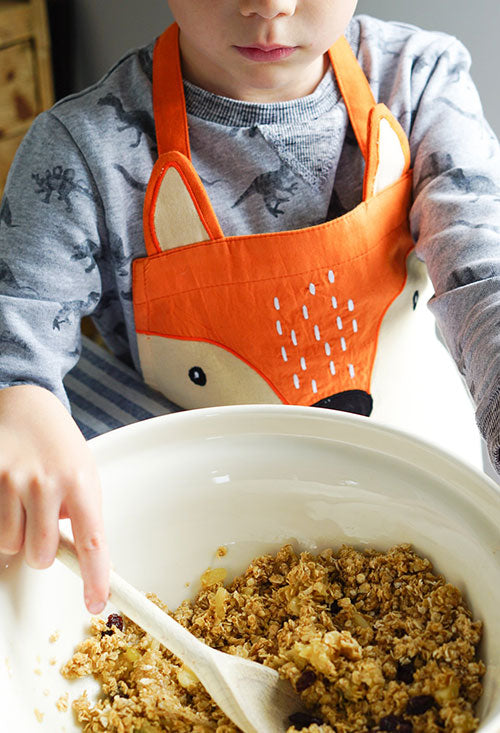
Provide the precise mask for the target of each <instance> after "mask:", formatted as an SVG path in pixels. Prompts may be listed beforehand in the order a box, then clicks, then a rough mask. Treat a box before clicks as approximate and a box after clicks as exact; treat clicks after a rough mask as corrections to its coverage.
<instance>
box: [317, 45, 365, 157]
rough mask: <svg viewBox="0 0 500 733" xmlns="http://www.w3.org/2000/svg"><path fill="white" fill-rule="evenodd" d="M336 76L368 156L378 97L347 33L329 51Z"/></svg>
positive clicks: (351, 119)
mask: <svg viewBox="0 0 500 733" xmlns="http://www.w3.org/2000/svg"><path fill="white" fill-rule="evenodd" d="M328 54H329V56H330V62H331V64H332V67H333V71H334V72H335V78H336V79H337V84H338V87H339V90H340V93H341V95H342V98H343V100H344V104H345V106H346V108H347V113H348V115H349V120H350V122H351V125H352V129H353V130H354V134H355V136H356V140H357V141H358V145H359V147H360V148H361V152H362V153H363V157H364V159H365V160H367V154H368V153H367V149H368V121H369V117H370V111H371V110H372V109H373V107H375V105H376V101H375V97H374V96H373V92H372V90H371V88H370V84H369V82H368V79H367V78H366V76H365V73H364V71H363V69H362V68H361V66H360V64H359V62H358V60H357V58H356V56H355V55H354V51H353V50H352V48H351V47H350V45H349V43H348V42H347V39H346V37H345V36H341V37H340V38H339V39H338V40H337V41H336V42H335V43H334V45H333V46H332V47H331V48H330V50H329V51H328Z"/></svg>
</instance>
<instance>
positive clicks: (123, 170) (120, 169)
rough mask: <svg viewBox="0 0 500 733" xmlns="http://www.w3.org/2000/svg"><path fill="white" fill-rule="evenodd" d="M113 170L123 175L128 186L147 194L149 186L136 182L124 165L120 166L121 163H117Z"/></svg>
mask: <svg viewBox="0 0 500 733" xmlns="http://www.w3.org/2000/svg"><path fill="white" fill-rule="evenodd" d="M113 168H115V170H117V171H118V172H119V173H121V175H122V176H123V177H124V179H125V180H126V182H127V183H128V185H129V186H131V187H132V188H133V189H135V190H136V191H141V192H143V193H145V192H146V189H147V187H148V184H147V183H142V182H141V181H138V180H136V179H135V178H134V177H133V176H131V175H130V173H129V172H128V170H127V169H126V168H125V167H124V166H123V165H120V164H119V163H115V164H114V165H113Z"/></svg>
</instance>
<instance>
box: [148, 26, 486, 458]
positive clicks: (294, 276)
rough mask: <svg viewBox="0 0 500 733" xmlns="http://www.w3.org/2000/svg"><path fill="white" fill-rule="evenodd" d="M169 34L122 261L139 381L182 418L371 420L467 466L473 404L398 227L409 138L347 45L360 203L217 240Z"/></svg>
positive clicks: (339, 70)
mask: <svg viewBox="0 0 500 733" xmlns="http://www.w3.org/2000/svg"><path fill="white" fill-rule="evenodd" d="M178 33H179V30H178V27H177V26H176V25H175V24H174V25H172V26H170V27H169V28H168V29H167V30H166V31H165V32H164V33H163V35H162V36H161V37H160V38H159V39H158V41H157V43H156V46H155V51H154V61H153V105H154V115H155V124H156V132H157V141H158V152H159V157H158V160H157V162H156V164H155V166H154V168H153V172H152V175H151V179H150V181H149V185H148V188H147V192H146V197H145V203H144V234H145V244H146V251H147V256H146V257H143V258H140V259H137V260H135V262H134V263H133V301H134V314H135V325H136V332H137V339H138V348H139V357H140V362H141V368H142V371H143V376H144V379H145V381H146V382H147V383H149V384H150V385H151V386H153V387H155V388H156V389H158V390H160V391H161V392H163V393H164V394H165V395H166V396H167V397H169V398H170V399H171V400H173V401H174V402H175V403H177V404H178V405H180V406H182V407H185V408H193V407H206V406H213V405H227V404H242V403H284V404H298V405H316V406H323V407H330V408H334V409H340V410H347V411H351V412H357V413H359V414H363V415H370V414H371V415H373V417H375V418H376V419H379V420H382V421H383V422H386V423H389V424H391V425H395V426H396V427H399V428H403V429H406V430H410V431H412V430H413V431H414V432H416V433H418V434H420V435H423V436H424V437H426V438H428V439H431V440H435V441H436V442H438V443H440V444H441V445H445V447H447V448H449V449H451V450H455V451H459V452H461V453H462V454H463V451H464V449H465V447H466V446H467V454H468V455H470V456H471V458H472V460H475V461H476V462H477V458H478V452H477V451H478V446H479V442H478V433H477V430H476V428H475V424H474V418H473V410H472V406H471V403H470V400H469V399H468V396H467V395H466V394H465V391H464V388H463V385H462V383H461V378H460V376H459V374H458V371H457V370H456V367H455V365H454V364H452V363H450V361H451V358H450V357H449V355H448V354H447V352H446V351H445V349H444V347H443V346H442V345H441V344H440V343H439V342H438V340H437V339H436V337H435V333H434V330H435V329H434V324H433V319H432V316H431V315H430V313H429V312H428V310H427V309H426V307H425V302H424V300H423V298H422V296H424V298H425V299H428V298H427V297H425V296H430V295H431V294H432V291H429V282H428V278H427V275H426V272H425V268H424V266H423V265H422V263H420V262H419V261H418V260H417V259H416V257H415V254H414V244H413V241H412V238H411V234H410V231H409V224H408V211H409V207H410V200H411V190H412V174H411V170H410V153H409V145H408V141H407V138H406V136H405V134H404V131H403V130H402V128H401V126H400V125H399V123H398V122H397V120H396V119H395V118H394V116H393V115H392V114H391V112H390V111H389V110H388V108H387V107H386V106H385V105H383V104H377V103H376V102H375V100H374V97H373V94H372V92H371V89H370V86H369V84H368V81H367V79H366V77H365V75H364V73H363V71H362V69H361V67H360V66H359V64H358V62H357V60H356V58H355V56H354V54H353V52H352V50H351V48H350V46H349V44H348V43H347V41H346V39H345V38H340V39H339V40H338V41H337V42H336V44H335V45H334V46H333V47H332V48H331V49H330V51H329V57H330V60H331V63H332V66H333V69H334V72H335V75H336V79H337V82H338V85H339V88H340V91H341V93H342V96H343V99H344V102H345V104H346V107H347V111H348V114H349V118H350V121H351V124H352V127H353V130H354V133H355V135H356V139H357V142H358V144H359V146H360V149H361V152H362V154H363V156H364V159H365V174H364V184H363V201H362V203H361V204H359V206H357V207H356V208H355V209H353V210H352V211H350V212H348V213H347V214H345V215H344V216H341V217H339V218H338V219H334V220H332V221H327V222H325V223H324V224H321V225H317V226H313V227H308V228H305V229H299V230H293V231H284V232H276V233H267V234H266V233H264V234H254V235H248V236H246V235H245V236H233V237H225V236H224V234H223V232H222V230H221V228H220V225H219V223H218V220H217V217H216V215H215V212H214V211H213V208H212V206H211V204H210V201H209V198H208V196H207V193H206V191H205V189H204V187H203V185H202V183H201V180H200V178H199V176H198V175H197V173H196V171H195V170H194V168H193V165H192V163H191V159H190V147H189V137H188V124H187V115H186V107H185V101H184V91H183V82H182V74H181V67H180V56H179V45H178ZM445 387H446V388H445ZM443 390H444V391H443ZM464 425H467V426H468V427H467V429H461V428H463V426H464ZM457 427H458V428H459V429H458V430H457ZM450 431H451V432H450ZM471 441H472V444H471ZM471 445H474V449H472V448H471Z"/></svg>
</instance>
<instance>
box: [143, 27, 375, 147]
mask: <svg viewBox="0 0 500 733" xmlns="http://www.w3.org/2000/svg"><path fill="white" fill-rule="evenodd" d="M328 53H329V56H330V61H331V64H332V66H333V70H334V72H335V77H336V79H337V84H338V86H339V89H340V93H341V95H342V97H343V99H344V102H345V105H346V108H347V112H348V114H349V119H350V121H351V125H352V127H353V130H354V134H355V135H356V139H357V141H358V144H359V147H360V148H361V152H362V153H363V157H364V158H365V160H366V159H367V144H368V143H367V140H368V118H369V115H370V110H371V109H372V108H373V107H374V106H375V99H374V97H373V94H372V91H371V89H370V85H369V83H368V80H367V78H366V76H365V74H364V72H363V70H362V68H361V66H360V65H359V63H358V61H357V59H356V56H355V55H354V52H353V50H352V49H351V47H350V46H349V43H348V42H347V40H346V38H345V37H344V36H341V37H340V38H339V39H338V40H337V41H336V43H335V44H334V45H333V46H332V48H331V49H330V50H329V52H328ZM153 112H154V119H155V126H156V137H157V144H158V154H159V155H161V154H162V153H167V152H169V151H170V150H177V151H178V152H180V153H183V154H184V155H185V156H186V158H188V159H189V160H190V159H191V151H190V146H189V131H188V122H187V113H186V102H185V97H184V84H183V80H182V70H181V61H180V51H179V26H178V25H177V23H173V24H172V25H171V26H169V27H168V28H167V29H166V31H164V32H163V33H162V35H161V36H160V37H159V38H158V40H157V41H156V44H155V48H154V54H153Z"/></svg>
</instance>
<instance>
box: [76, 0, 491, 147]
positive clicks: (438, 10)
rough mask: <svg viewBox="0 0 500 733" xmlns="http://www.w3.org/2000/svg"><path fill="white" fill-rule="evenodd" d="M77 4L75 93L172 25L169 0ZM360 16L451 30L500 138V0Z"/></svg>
mask: <svg viewBox="0 0 500 733" xmlns="http://www.w3.org/2000/svg"><path fill="white" fill-rule="evenodd" d="M202 1H203V2H208V1H209V0H202ZM326 1H328V0H325V2H326ZM73 4H74V39H75V43H74V66H75V82H74V87H75V89H81V88H83V87H85V86H87V85H89V84H91V83H92V82H94V81H96V79H98V78H99V77H100V76H101V75H102V74H103V73H104V72H105V71H106V69H108V68H109V67H110V66H111V65H112V64H113V63H114V61H115V60H116V59H117V58H119V56H120V55H121V54H122V53H124V52H125V51H126V50H127V49H128V48H131V47H133V46H137V45H141V44H143V43H146V42H147V41H149V40H150V39H151V38H153V37H154V36H155V35H158V33H159V32H160V31H161V30H162V29H163V28H164V27H165V26H167V25H168V24H169V23H170V22H171V20H172V16H171V14H170V11H169V9H168V6H167V2H166V0H73ZM358 12H360V13H369V14H372V15H377V16H378V17H380V18H384V19H386V20H402V21H406V22H408V23H414V24H416V25H420V26H421V27H423V28H429V29H434V30H442V31H446V32H447V33H451V34H453V35H455V36H457V38H459V39H460V40H461V41H463V43H465V45H466V46H467V47H468V48H469V50H470V52H471V54H472V59H473V66H472V76H473V79H474V81H475V83H476V85H477V87H478V89H479V92H480V94H481V97H482V100H483V106H484V110H485V113H486V116H487V118H488V120H489V122H490V124H491V125H492V127H493V129H494V130H495V132H496V134H497V135H499V136H500V84H499V81H498V79H499V74H500V68H499V67H500V46H499V42H498V29H499V27H500V2H499V0H476V2H474V3H471V2H470V0H417V1H416V0H376V2H375V0H359V4H358Z"/></svg>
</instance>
